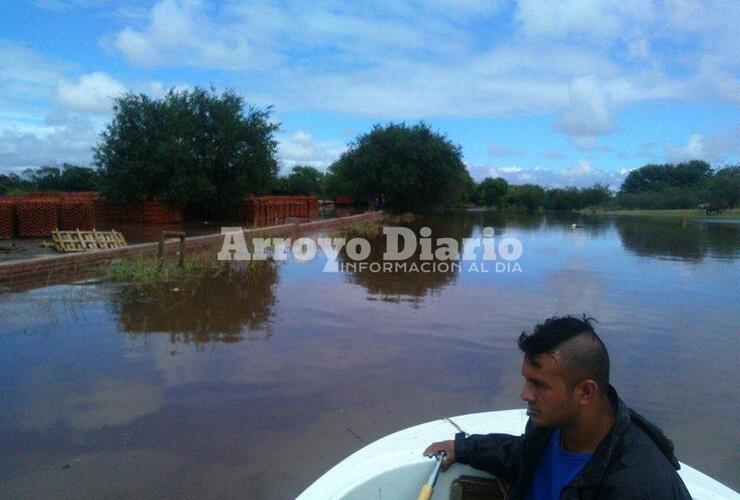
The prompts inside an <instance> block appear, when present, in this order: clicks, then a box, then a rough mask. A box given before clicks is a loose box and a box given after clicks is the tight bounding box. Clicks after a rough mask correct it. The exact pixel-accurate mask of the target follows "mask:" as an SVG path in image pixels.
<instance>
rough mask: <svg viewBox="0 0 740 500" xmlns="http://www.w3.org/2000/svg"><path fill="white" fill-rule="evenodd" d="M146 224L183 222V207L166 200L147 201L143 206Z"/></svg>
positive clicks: (143, 216)
mask: <svg viewBox="0 0 740 500" xmlns="http://www.w3.org/2000/svg"><path fill="white" fill-rule="evenodd" d="M141 210H142V222H144V224H174V223H178V222H182V218H183V217H182V207H180V206H179V205H177V204H175V203H171V202H164V201H147V202H144V203H143V204H142V206H141Z"/></svg>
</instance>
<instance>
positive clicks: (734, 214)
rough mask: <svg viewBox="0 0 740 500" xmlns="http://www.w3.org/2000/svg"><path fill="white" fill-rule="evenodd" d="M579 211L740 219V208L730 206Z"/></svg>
mask: <svg viewBox="0 0 740 500" xmlns="http://www.w3.org/2000/svg"><path fill="white" fill-rule="evenodd" d="M579 212H580V213H585V214H595V215H635V216H657V217H719V218H724V219H740V208H730V209H728V210H724V211H722V212H720V213H717V214H711V215H707V213H706V212H705V211H704V210H699V209H695V208H685V209H671V210H667V209H666V210H647V209H636V210H609V209H599V208H596V209H594V208H587V209H584V210H579Z"/></svg>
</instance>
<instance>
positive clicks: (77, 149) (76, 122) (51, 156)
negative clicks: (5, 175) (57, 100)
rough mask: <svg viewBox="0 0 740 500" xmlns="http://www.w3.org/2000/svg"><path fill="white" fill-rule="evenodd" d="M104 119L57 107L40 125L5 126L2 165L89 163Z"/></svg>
mask: <svg viewBox="0 0 740 500" xmlns="http://www.w3.org/2000/svg"><path fill="white" fill-rule="evenodd" d="M100 128H101V123H95V122H93V121H92V120H91V119H90V118H89V117H86V116H84V115H81V114H78V113H69V112H67V111H60V110H57V111H53V112H51V113H49V114H48V115H47V117H46V119H45V121H44V122H43V123H42V124H40V125H36V126H26V127H23V128H20V129H19V128H18V127H13V128H5V129H3V130H2V131H0V169H2V170H13V169H17V168H18V167H22V166H40V165H56V166H58V165H61V164H62V163H72V164H75V165H89V164H90V163H91V161H92V151H91V148H92V146H93V145H94V144H95V143H96V142H97V140H98V137H99V130H100Z"/></svg>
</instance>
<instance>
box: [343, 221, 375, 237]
mask: <svg viewBox="0 0 740 500" xmlns="http://www.w3.org/2000/svg"><path fill="white" fill-rule="evenodd" d="M380 233H381V225H380V224H378V223H373V222H364V223H360V224H350V225H348V226H344V227H343V228H341V229H339V230H338V231H337V234H338V235H339V236H340V237H341V238H345V239H347V240H350V239H352V238H365V239H366V240H374V239H375V238H377V237H378V235H379V234H380Z"/></svg>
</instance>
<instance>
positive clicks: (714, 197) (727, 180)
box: [705, 165, 740, 207]
mask: <svg viewBox="0 0 740 500" xmlns="http://www.w3.org/2000/svg"><path fill="white" fill-rule="evenodd" d="M707 197H708V200H705V201H710V202H715V203H716V202H722V201H724V202H725V203H727V204H728V205H729V206H731V207H735V206H737V205H738V203H740V165H735V166H732V167H725V168H722V169H719V170H717V171H716V172H715V173H714V175H713V176H712V179H711V180H710V181H709V182H708V183H707Z"/></svg>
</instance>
